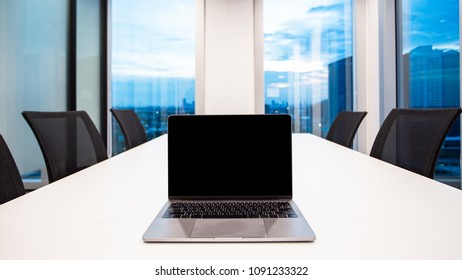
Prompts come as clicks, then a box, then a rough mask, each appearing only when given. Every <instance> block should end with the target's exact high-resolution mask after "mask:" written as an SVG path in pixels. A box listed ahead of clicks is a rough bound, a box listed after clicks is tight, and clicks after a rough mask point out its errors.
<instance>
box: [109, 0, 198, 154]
mask: <svg viewBox="0 0 462 280" xmlns="http://www.w3.org/2000/svg"><path fill="white" fill-rule="evenodd" d="M111 51H112V57H111V60H112V65H111V74H112V78H111V88H112V107H113V108H118V109H132V110H135V112H136V113H137V114H138V116H139V117H140V119H141V122H142V123H143V126H144V127H145V129H146V133H147V135H148V138H149V139H152V138H155V137H157V136H160V135H162V134H164V133H166V132H167V117H168V116H169V115H170V114H177V113H183V114H184V113H186V114H193V113H194V106H195V104H194V100H195V97H194V94H195V77H194V73H195V1H194V0H173V1H161V0H138V1H132V0H113V1H112V50H111ZM112 129H113V132H112V139H113V140H112V147H113V154H117V153H120V152H121V151H123V135H122V133H121V131H120V129H119V127H118V125H117V123H116V122H115V121H113V125H112Z"/></svg>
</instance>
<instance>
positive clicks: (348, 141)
mask: <svg viewBox="0 0 462 280" xmlns="http://www.w3.org/2000/svg"><path fill="white" fill-rule="evenodd" d="M366 114H367V112H340V113H338V115H337V117H336V118H335V120H334V122H333V123H332V125H331V127H330V129H329V132H328V133H327V136H326V139H327V140H329V141H332V142H335V143H337V144H340V145H342V146H345V147H348V148H352V147H353V139H354V138H355V135H356V131H357V130H358V127H359V125H360V124H361V122H362V120H363V119H364V117H365V116H366Z"/></svg>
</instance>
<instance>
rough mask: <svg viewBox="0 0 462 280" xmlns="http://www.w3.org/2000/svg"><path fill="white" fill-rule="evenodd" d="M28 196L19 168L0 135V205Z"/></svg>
mask: <svg viewBox="0 0 462 280" xmlns="http://www.w3.org/2000/svg"><path fill="white" fill-rule="evenodd" d="M23 194H26V190H25V189H24V184H23V183H22V179H21V175H20V174H19V170H18V167H17V166H16V163H15V161H14V158H13V156H12V155H11V152H10V150H9V149H8V146H7V145H6V143H5V140H4V139H3V136H2V135H1V134H0V204H3V203H5V202H8V201H10V200H12V199H15V198H17V197H20V196H21V195H23Z"/></svg>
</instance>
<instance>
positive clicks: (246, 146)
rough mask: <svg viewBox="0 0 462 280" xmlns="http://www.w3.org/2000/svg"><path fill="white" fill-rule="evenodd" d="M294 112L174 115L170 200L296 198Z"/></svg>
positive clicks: (170, 123) (170, 127)
mask: <svg viewBox="0 0 462 280" xmlns="http://www.w3.org/2000/svg"><path fill="white" fill-rule="evenodd" d="M291 141H292V140H291V117H290V116H289V115H171V116H170V117H169V119H168V195H169V198H170V199H201V198H244V199H245V198H249V199H254V198H291V197H292V142H291Z"/></svg>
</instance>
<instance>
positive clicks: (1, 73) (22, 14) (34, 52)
mask: <svg viewBox="0 0 462 280" xmlns="http://www.w3.org/2000/svg"><path fill="white" fill-rule="evenodd" d="M68 22H69V5H68V1H62V0H43V1H27V0H5V1H4V0H2V1H0V133H1V134H2V135H3V136H4V138H5V141H6V142H7V144H8V146H9V148H10V150H11V152H12V154H13V156H14V159H15V162H16V164H17V165H18V168H19V171H20V172H21V174H22V175H23V176H24V178H25V183H26V187H27V188H29V187H30V188H34V187H35V186H38V185H42V184H43V182H42V180H41V179H42V178H43V179H46V176H45V175H44V174H43V173H42V172H41V170H44V169H45V163H44V160H43V156H42V154H41V151H40V148H39V145H38V143H37V141H36V140H35V137H34V134H33V133H32V130H31V129H30V127H29V126H28V125H27V123H26V121H25V120H24V119H23V117H22V116H21V112H22V111H25V110H31V111H35V110H36V111H42V110H43V111H59V110H66V109H67V102H68V100H67V96H68V94H67V59H68V45H67V38H68ZM34 185H35V186H34Z"/></svg>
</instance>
